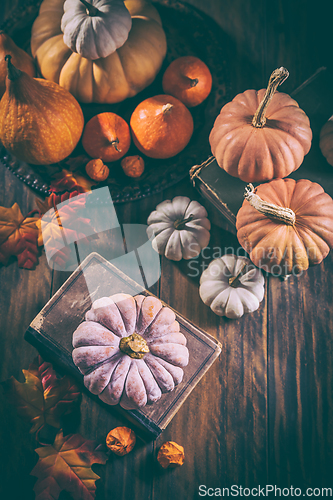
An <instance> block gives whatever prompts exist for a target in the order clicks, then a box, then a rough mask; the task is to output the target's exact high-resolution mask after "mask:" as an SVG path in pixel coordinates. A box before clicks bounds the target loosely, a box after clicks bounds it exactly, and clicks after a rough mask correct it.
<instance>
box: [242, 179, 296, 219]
mask: <svg viewBox="0 0 333 500" xmlns="http://www.w3.org/2000/svg"><path fill="white" fill-rule="evenodd" d="M244 198H245V199H246V200H247V201H248V202H249V203H250V205H251V206H252V207H253V208H255V209H256V210H258V212H260V213H261V214H263V215H266V217H269V218H270V219H274V220H277V221H280V222H283V223H284V224H286V225H288V226H293V225H294V224H295V222H296V214H295V212H294V211H293V210H291V208H286V207H279V206H278V205H274V203H269V202H268V201H264V200H262V199H261V198H260V196H258V195H257V194H255V192H254V186H253V184H248V186H246V188H245V193H244Z"/></svg>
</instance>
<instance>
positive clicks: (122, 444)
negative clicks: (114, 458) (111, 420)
mask: <svg viewBox="0 0 333 500" xmlns="http://www.w3.org/2000/svg"><path fill="white" fill-rule="evenodd" d="M135 442H136V437H135V433H134V431H132V429H129V428H128V427H116V428H115V429H112V431H110V432H109V434H108V435H107V436H106V446H107V447H108V448H109V449H110V450H111V451H113V453H115V454H116V455H119V456H120V457H123V456H124V455H127V453H129V452H130V451H132V450H133V448H134V445H135Z"/></svg>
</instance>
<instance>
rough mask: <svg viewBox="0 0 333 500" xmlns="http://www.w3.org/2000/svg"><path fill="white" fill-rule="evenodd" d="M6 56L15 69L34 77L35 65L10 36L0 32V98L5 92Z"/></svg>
mask: <svg viewBox="0 0 333 500" xmlns="http://www.w3.org/2000/svg"><path fill="white" fill-rule="evenodd" d="M6 55H10V56H11V57H12V63H13V65H14V66H15V67H16V68H18V69H20V70H21V71H24V72H25V73H28V75H30V76H36V69H35V63H34V61H33V59H32V57H31V56H29V54H27V53H26V52H24V50H22V49H20V48H19V47H18V46H17V45H16V43H14V42H13V40H12V39H11V38H10V36H8V35H6V33H4V32H3V31H0V98H1V97H2V96H3V94H4V93H5V91H6V76H7V64H6V61H5V57H6Z"/></svg>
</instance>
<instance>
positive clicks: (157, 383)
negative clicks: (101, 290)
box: [72, 293, 189, 409]
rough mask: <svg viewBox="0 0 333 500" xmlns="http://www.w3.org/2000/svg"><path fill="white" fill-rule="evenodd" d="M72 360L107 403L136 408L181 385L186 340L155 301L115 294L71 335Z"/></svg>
mask: <svg viewBox="0 0 333 500" xmlns="http://www.w3.org/2000/svg"><path fill="white" fill-rule="evenodd" d="M73 346H74V350H73V352H72V357H73V361H74V363H75V365H76V366H77V367H78V368H79V370H80V371H81V373H82V374H83V375H84V385H85V386H86V387H87V389H88V390H89V391H90V392H91V393H92V394H96V395H98V397H99V398H100V399H101V400H102V401H104V402H105V403H107V404H109V405H116V404H118V403H120V406H122V407H123V408H126V409H135V408H141V407H143V406H145V405H146V404H147V403H153V402H155V401H158V400H159V399H160V398H161V395H162V393H164V392H169V391H172V390H173V389H174V387H175V386H176V385H177V384H179V383H180V382H181V381H182V378H183V370H182V368H183V367H185V366H186V365H187V364H188V357H189V353H188V350H187V347H186V338H185V336H184V335H183V334H182V333H180V331H179V323H178V321H176V316H175V314H174V312H173V311H172V310H171V309H170V308H168V307H163V305H162V303H161V301H160V300H159V299H157V298H156V297H151V296H148V297H145V296H144V295H137V296H135V297H134V298H133V297H132V296H131V295H127V294H123V293H120V294H116V295H113V296H112V297H103V298H102V299H98V300H96V301H95V302H94V303H93V304H92V307H91V309H90V310H89V311H88V312H87V313H86V316H85V321H84V322H83V323H81V324H80V325H79V327H78V328H77V329H76V330H75V332H74V334H73Z"/></svg>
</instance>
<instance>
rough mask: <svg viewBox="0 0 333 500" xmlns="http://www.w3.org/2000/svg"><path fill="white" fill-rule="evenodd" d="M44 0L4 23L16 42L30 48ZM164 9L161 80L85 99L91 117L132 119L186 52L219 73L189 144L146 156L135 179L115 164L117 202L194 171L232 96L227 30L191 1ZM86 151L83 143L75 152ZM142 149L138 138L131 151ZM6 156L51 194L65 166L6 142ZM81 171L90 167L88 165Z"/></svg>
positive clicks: (0, 154) (169, 2) (1, 153)
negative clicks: (118, 96)
mask: <svg viewBox="0 0 333 500" xmlns="http://www.w3.org/2000/svg"><path fill="white" fill-rule="evenodd" d="M40 3H41V1H40V0H39V1H37V2H36V1H29V2H25V5H24V6H22V8H21V9H17V10H16V11H15V12H14V13H13V14H12V15H11V17H10V18H8V19H7V20H6V22H5V23H4V24H3V25H2V26H1V27H0V29H2V30H4V31H5V32H6V33H8V34H9V35H10V36H11V37H12V38H13V39H14V40H15V42H16V43H17V44H18V45H19V46H21V47H23V48H24V49H26V50H28V51H29V42H30V41H29V38H30V33H31V26H32V23H33V21H34V19H35V18H36V17H37V15H38V10H39V6H40ZM154 5H155V6H156V8H157V10H158V11H159V13H160V15H161V19H162V23H163V27H164V30H165V33H166V36H167V43H168V52H167V56H166V59H165V61H164V63H163V66H162V68H161V71H160V73H159V74H158V75H157V77H156V79H155V81H154V82H153V83H152V84H151V85H150V86H149V87H147V88H146V89H145V90H143V91H142V92H140V93H139V94H138V95H137V96H135V97H133V98H130V99H126V100H125V101H123V102H122V103H119V104H112V105H107V104H82V110H83V113H84V116H85V120H86V121H87V120H89V119H90V118H91V117H92V116H94V115H96V114H97V113H101V112H103V111H113V112H114V113H117V114H119V115H120V116H122V117H123V118H124V119H125V120H126V121H127V122H129V119H130V116H131V114H132V112H133V110H134V109H135V107H136V106H137V105H138V104H139V103H140V102H141V101H142V100H144V99H146V98H147V97H150V96H153V95H157V94H163V89H162V76H163V73H164V71H165V69H166V68H167V66H168V65H169V64H170V62H171V61H173V60H174V59H176V58H177V57H180V56H184V55H195V56H197V57H199V58H200V59H202V60H203V61H204V62H205V63H206V64H207V66H208V67H209V69H210V71H211V73H212V76H213V88H212V92H211V94H210V95H209V97H208V98H207V99H206V100H205V101H204V102H203V103H202V104H200V105H199V106H197V107H195V108H191V110H190V111H191V113H192V116H193V121H194V132H193V136H192V138H191V141H190V143H189V144H188V145H187V147H186V148H185V149H184V150H183V151H182V152H181V153H179V154H178V155H177V156H174V157H173V158H169V159H166V160H154V159H151V158H147V157H144V160H145V164H146V167H145V171H144V173H143V175H142V176H141V177H140V178H139V179H130V178H128V177H126V176H125V174H124V173H123V171H122V169H121V166H120V161H118V162H114V163H112V164H109V167H110V176H109V178H108V179H107V181H105V182H104V183H102V184H99V187H100V186H102V185H108V186H109V188H110V192H111V195H112V199H113V201H114V202H115V203H121V202H127V201H133V200H138V199H140V198H144V197H146V196H149V195H152V194H155V193H158V192H160V191H162V190H163V189H165V188H167V187H169V186H172V185H173V184H175V183H177V182H179V181H180V180H181V179H183V178H184V177H186V175H188V172H189V169H190V167H191V166H192V165H194V164H197V163H201V162H202V161H203V160H204V159H205V158H207V157H208V156H209V155H210V154H211V152H210V146H209V142H208V136H209V132H210V130H211V128H212V126H213V123H214V120H215V118H216V116H217V115H218V114H219V112H220V109H221V108H222V106H223V105H224V104H225V103H226V102H227V101H228V100H229V99H230V87H229V77H228V66H227V61H228V56H227V54H226V49H227V47H228V42H227V39H226V35H225V33H224V32H223V30H222V29H221V28H220V27H219V26H218V25H217V24H216V23H215V21H213V20H212V19H211V18H210V17H209V16H207V15H205V14H203V13H201V12H199V11H197V10H196V9H195V8H193V7H191V6H190V5H188V4H183V3H181V2H178V1H173V0H157V1H156V2H154ZM81 154H84V151H83V148H82V146H81V144H79V145H78V147H77V148H76V149H75V151H74V152H73V153H72V155H71V156H72V157H76V156H79V155H81ZM135 154H141V153H139V152H138V150H137V149H136V148H135V146H134V145H133V144H132V146H131V148H130V150H129V152H128V155H135ZM0 160H1V161H2V162H3V163H4V165H5V166H6V167H7V168H9V169H10V170H11V171H12V172H13V173H14V174H15V175H16V176H17V177H18V178H19V179H21V180H22V181H23V182H24V183H25V184H27V185H28V186H30V187H31V188H33V189H34V190H36V191H37V192H39V193H40V194H42V195H45V196H47V195H48V194H49V186H50V183H51V175H50V174H51V172H53V171H54V172H57V171H59V169H60V167H59V166H58V168H57V167H52V168H50V167H45V168H43V167H35V166H32V165H29V164H27V163H25V162H22V161H19V160H17V159H15V158H14V157H12V155H10V154H9V153H8V152H7V151H6V150H5V149H4V148H3V147H2V148H1V147H0ZM81 173H84V169H83V170H82V172H81Z"/></svg>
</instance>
